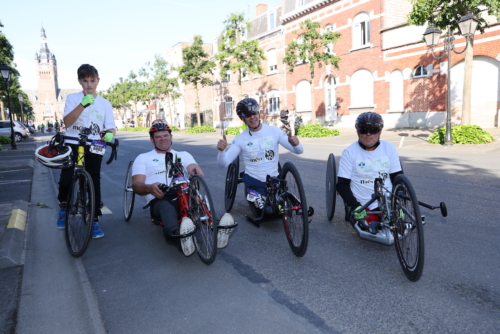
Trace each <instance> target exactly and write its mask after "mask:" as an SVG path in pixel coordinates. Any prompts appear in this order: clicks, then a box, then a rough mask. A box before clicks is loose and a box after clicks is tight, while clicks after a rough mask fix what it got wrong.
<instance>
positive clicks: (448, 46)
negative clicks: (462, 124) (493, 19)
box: [424, 13, 479, 145]
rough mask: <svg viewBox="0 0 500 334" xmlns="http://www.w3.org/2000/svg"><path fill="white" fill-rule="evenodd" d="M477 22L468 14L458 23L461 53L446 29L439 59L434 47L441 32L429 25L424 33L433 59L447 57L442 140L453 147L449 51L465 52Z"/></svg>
mask: <svg viewBox="0 0 500 334" xmlns="http://www.w3.org/2000/svg"><path fill="white" fill-rule="evenodd" d="M478 22H479V21H478V20H477V19H476V18H475V17H474V16H473V15H472V14H470V13H468V14H467V15H464V16H462V18H461V19H460V21H459V22H458V27H459V28H460V33H461V34H462V36H464V37H465V42H466V44H465V48H464V49H463V50H462V51H457V50H455V37H454V36H453V35H452V34H451V27H448V36H447V37H445V38H444V40H443V43H444V49H443V54H442V55H441V56H439V57H436V56H435V55H434V47H435V46H437V45H438V44H439V39H440V37H441V30H440V29H439V28H436V27H434V26H433V25H430V26H429V27H428V28H427V30H426V31H425V32H424V39H425V44H427V46H428V47H430V48H431V55H432V57H433V58H434V59H437V60H439V59H441V58H443V57H444V55H445V54H447V55H448V74H447V76H446V77H447V82H446V86H447V87H446V90H447V98H446V100H447V101H446V109H447V110H446V135H445V138H444V144H445V145H453V138H452V135H451V110H450V109H451V101H450V100H451V90H450V86H451V80H450V75H451V73H450V62H451V51H453V52H455V53H456V54H462V53H464V52H465V50H467V47H468V46H469V38H474V32H475V31H476V27H477V24H478Z"/></svg>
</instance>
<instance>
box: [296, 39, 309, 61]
mask: <svg viewBox="0 0 500 334" xmlns="http://www.w3.org/2000/svg"><path fill="white" fill-rule="evenodd" d="M302 43H304V36H303V35H300V36H299V37H298V38H297V44H302ZM307 62H309V59H307V51H306V59H305V60H303V59H302V58H300V51H299V52H298V54H297V64H303V63H307Z"/></svg>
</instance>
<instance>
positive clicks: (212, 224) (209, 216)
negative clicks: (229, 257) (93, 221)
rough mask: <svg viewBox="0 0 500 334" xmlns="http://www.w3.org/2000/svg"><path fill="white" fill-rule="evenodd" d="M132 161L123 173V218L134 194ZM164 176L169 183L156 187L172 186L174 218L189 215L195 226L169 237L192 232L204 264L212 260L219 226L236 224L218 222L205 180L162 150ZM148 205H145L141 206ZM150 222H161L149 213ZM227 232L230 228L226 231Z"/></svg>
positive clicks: (220, 227) (227, 227) (131, 207)
mask: <svg viewBox="0 0 500 334" xmlns="http://www.w3.org/2000/svg"><path fill="white" fill-rule="evenodd" d="M132 165H133V161H131V162H130V163H129V166H128V169H127V175H126V178H125V193H124V215H125V220H126V221H129V220H130V217H131V216H132V212H133V206H134V197H135V194H134V192H133V189H132ZM165 168H166V179H167V180H168V179H170V180H171V181H170V183H169V184H168V185H167V184H161V185H160V186H159V188H160V189H161V190H162V191H163V193H164V194H166V193H167V192H168V191H169V190H170V189H171V188H172V187H174V189H176V194H177V197H176V199H175V200H176V201H179V216H180V219H178V222H179V223H180V221H181V220H182V218H184V217H189V218H191V220H192V221H193V223H194V225H195V230H194V231H193V232H191V233H189V234H186V235H169V237H172V238H186V237H189V236H191V235H192V236H193V239H194V243H195V247H196V251H197V253H198V256H199V257H200V259H201V260H202V261H203V262H204V263H205V264H207V265H209V264H212V263H213V262H214V260H215V257H216V254H217V235H218V233H219V230H225V231H229V230H230V229H233V228H235V227H236V226H237V225H238V224H237V223H234V224H233V225H229V226H219V225H218V219H217V218H216V215H215V207H214V205H213V202H212V196H211V194H210V191H209V189H208V186H207V184H206V182H205V180H204V179H203V178H202V177H201V176H199V175H193V176H191V177H186V175H187V171H186V170H185V168H184V166H183V165H182V161H181V159H180V158H175V159H174V157H173V155H172V153H170V152H167V153H166V154H165ZM148 207H149V204H148V205H146V206H145V207H144V208H143V209H146V208H148ZM151 222H152V223H153V224H154V225H159V226H163V222H161V219H160V218H159V217H151ZM229 233H230V232H229Z"/></svg>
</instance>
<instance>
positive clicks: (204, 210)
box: [188, 175, 218, 264]
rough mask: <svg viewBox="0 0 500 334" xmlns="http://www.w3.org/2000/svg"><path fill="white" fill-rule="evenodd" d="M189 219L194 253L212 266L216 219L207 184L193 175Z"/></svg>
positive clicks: (190, 189) (215, 241)
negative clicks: (192, 230) (191, 227)
mask: <svg viewBox="0 0 500 334" xmlns="http://www.w3.org/2000/svg"><path fill="white" fill-rule="evenodd" d="M188 194H189V195H188V196H189V217H190V218H191V219H192V220H193V223H194V225H195V226H196V233H195V234H194V235H193V238H194V242H195V245H196V251H197V252H198V256H199V257H200V259H201V260H202V261H203V262H205V263H206V264H212V263H213V262H214V260H215V256H216V255H217V224H218V223H217V219H216V218H215V207H214V205H213V202H212V196H211V195H210V191H209V190H208V186H207V183H206V182H205V180H204V179H203V178H202V177H200V176H199V175H194V176H193V177H192V178H191V180H190V184H189V192H188Z"/></svg>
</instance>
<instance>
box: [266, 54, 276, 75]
mask: <svg viewBox="0 0 500 334" xmlns="http://www.w3.org/2000/svg"><path fill="white" fill-rule="evenodd" d="M267 65H268V66H269V72H274V71H277V70H278V65H277V61H276V49H272V50H269V51H267Z"/></svg>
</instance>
